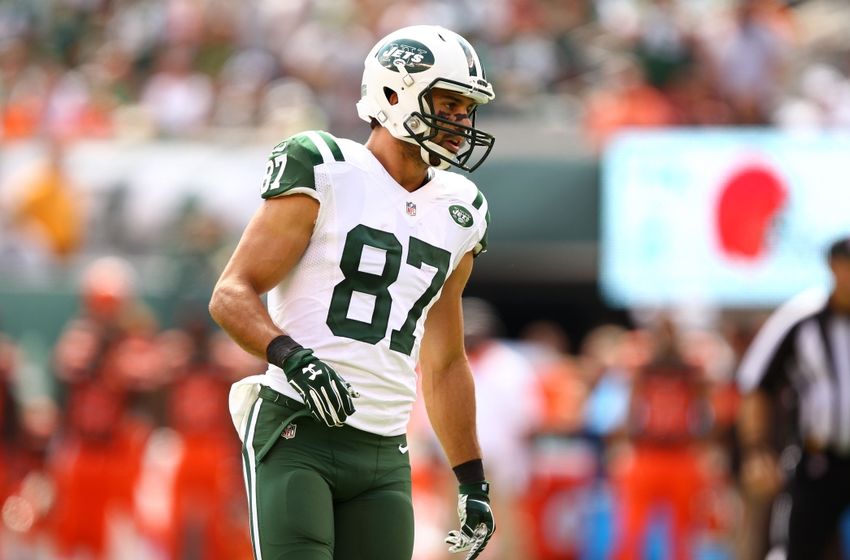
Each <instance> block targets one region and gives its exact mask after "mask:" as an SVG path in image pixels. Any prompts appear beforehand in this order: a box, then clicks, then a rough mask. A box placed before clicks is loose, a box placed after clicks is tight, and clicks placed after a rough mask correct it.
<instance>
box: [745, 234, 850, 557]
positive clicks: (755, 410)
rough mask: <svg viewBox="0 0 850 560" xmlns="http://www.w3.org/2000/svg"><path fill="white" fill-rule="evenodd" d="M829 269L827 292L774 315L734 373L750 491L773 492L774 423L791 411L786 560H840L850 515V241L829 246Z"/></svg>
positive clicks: (800, 298)
mask: <svg viewBox="0 0 850 560" xmlns="http://www.w3.org/2000/svg"><path fill="white" fill-rule="evenodd" d="M828 261H829V268H830V270H831V272H832V276H833V280H834V284H833V288H832V291H831V292H830V293H828V294H826V293H823V292H822V293H821V295H818V294H813V293H806V294H802V295H801V296H798V297H795V298H793V299H792V300H790V301H788V302H786V303H785V304H783V305H782V306H781V307H780V308H779V309H777V310H776V311H775V312H774V313H773V315H771V317H770V318H769V319H768V320H767V321H766V322H765V324H764V326H763V327H762V328H761V330H760V331H759V332H758V334H757V335H756V337H755V339H754V340H753V343H752V344H751V346H750V347H749V349H748V350H747V352H746V354H745V355H744V357H743V360H742V361H741V365H740V369H739V371H738V384H739V388H740V390H741V393H742V395H744V400H743V402H742V407H741V416H740V423H739V430H740V431H739V433H740V436H741V443H742V448H743V449H742V450H743V457H742V460H743V462H742V482H743V484H744V488H745V490H746V491H748V492H750V493H752V494H759V493H761V494H762V495H764V494H767V493H770V492H772V491H775V490H777V489H778V488H779V484H780V481H781V476H780V475H779V472H780V471H779V469H778V463H777V454H776V451H775V450H776V449H777V448H778V447H777V442H778V440H780V439H781V437H780V436H779V434H777V430H778V429H779V426H780V425H781V422H777V418H781V417H782V412H783V411H785V412H786V416H787V411H788V410H794V409H796V414H794V415H793V419H794V420H795V423H794V431H795V434H794V435H795V436H796V438H795V439H796V443H797V444H798V445H799V448H800V451H801V453H800V455H799V456H800V459H799V461H798V462H797V464H796V467H794V468H793V474H791V476H790V480H789V481H788V482H789V484H788V487H787V491H788V495H789V496H790V503H791V510H790V517H789V521H788V528H787V531H788V533H787V560H801V559H806V560H819V559H822V558H832V557H833V554H837V552H838V550H837V543H838V539H837V536H838V522H839V518H840V516H841V514H842V512H843V511H844V510H845V509H846V508H847V507H848V506H850V237H847V238H843V239H840V240H838V241H835V242H834V243H833V244H832V245H831V246H830V248H829V253H828ZM789 395H790V396H791V397H793V398H791V399H789V398H787V397H788V396H789ZM789 402H790V403H792V404H791V405H789ZM777 412H779V414H777ZM783 462H784V461H783Z"/></svg>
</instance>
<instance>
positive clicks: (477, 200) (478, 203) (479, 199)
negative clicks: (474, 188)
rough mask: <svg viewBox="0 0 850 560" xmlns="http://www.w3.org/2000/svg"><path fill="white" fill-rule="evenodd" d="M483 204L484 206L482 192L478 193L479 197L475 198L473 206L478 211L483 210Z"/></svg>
mask: <svg viewBox="0 0 850 560" xmlns="http://www.w3.org/2000/svg"><path fill="white" fill-rule="evenodd" d="M482 204H484V195H483V194H481V191H478V195H477V196H476V197H475V200H473V201H472V206H473V208H475V209H476V210H481V205H482Z"/></svg>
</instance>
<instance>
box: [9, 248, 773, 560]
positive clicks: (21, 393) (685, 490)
mask: <svg viewBox="0 0 850 560" xmlns="http://www.w3.org/2000/svg"><path fill="white" fill-rule="evenodd" d="M137 279H138V277H137V274H136V272H135V271H134V270H133V267H132V266H131V265H130V263H129V262H128V261H126V260H123V259H120V258H117V257H104V258H101V259H98V260H95V261H93V262H92V263H91V264H90V265H89V266H88V267H87V268H86V269H85V272H84V274H83V275H82V277H81V279H80V285H79V294H78V299H79V302H78V310H77V311H76V313H75V314H74V315H73V316H69V317H66V323H65V326H64V328H63V330H62V332H61V335H60V336H59V337H58V340H57V342H56V343H55V345H53V346H52V347H51V348H49V349H48V351H47V354H48V355H49V356H50V359H49V360H47V361H44V360H39V359H38V358H39V356H36V355H33V352H32V351H31V349H30V348H28V347H27V344H26V341H23V340H14V339H13V338H12V337H10V336H8V335H2V336H0V419H2V426H0V434H1V435H2V440H0V557H2V558H28V559H29V558H32V559H45V560H54V559H91V560H99V559H104V560H111V559H117V558H134V559H138V560H148V559H151V560H153V559H175V560H176V559H180V560H191V559H198V560H201V559H203V560H207V559H208V560H217V559H222V560H225V559H227V560H234V559H239V558H245V559H248V558H250V554H251V549H250V541H249V537H248V532H247V528H248V524H247V506H246V503H245V497H244V490H243V480H242V476H241V459H240V445H239V441H238V438H237V437H236V432H235V430H234V429H233V428H232V426H231V424H230V419H229V416H228V413H227V393H228V390H229V386H230V384H231V383H232V382H233V381H234V380H236V379H238V378H241V377H243V376H245V375H248V374H253V373H257V372H260V371H262V370H263V369H264V367H265V364H263V363H261V362H259V361H258V360H256V359H254V358H252V357H250V356H248V355H247V354H246V353H244V352H243V351H242V350H241V349H239V348H238V347H237V346H235V345H234V343H233V342H232V341H230V339H229V338H228V337H226V336H225V335H224V334H223V333H222V332H220V331H218V330H216V329H214V328H213V327H212V326H211V323H210V321H209V319H208V318H207V316H206V311H205V309H203V308H197V307H191V306H187V307H186V309H184V310H181V311H180V313H179V314H178V315H179V318H178V320H177V321H176V324H175V326H174V327H170V328H164V327H162V326H161V323H160V319H159V317H158V316H157V315H156V313H154V312H153V311H152V310H151V309H150V308H149V307H148V306H147V305H146V303H145V302H144V300H143V299H142V298H141V297H140V296H139V294H138V285H137ZM464 315H465V342H466V347H467V352H468V354H469V357H470V363H471V366H472V368H473V374H474V375H475V378H476V394H477V400H478V426H479V434H480V441H481V445H482V448H483V450H484V454H485V457H486V462H485V464H486V466H487V471H488V477H489V478H490V480H491V481H492V483H493V489H494V490H493V492H494V494H493V500H494V503H495V504H496V505H495V507H496V511H497V512H498V515H499V527H500V530H499V531H498V532H497V534H496V537H495V540H494V541H493V543H492V545H491V547H492V550H491V551H490V553H489V554H490V557H492V558H494V559H502V560H515V559H518V558H523V559H529V560H569V559H576V560H579V559H600V560H603V559H615V558H623V559H629V558H641V557H643V558H658V559H661V558H697V559H708V558H716V559H732V558H749V557H750V556H747V554H746V553H745V552H744V550H745V549H746V548H747V547H748V546H751V544H752V543H751V542H750V541H752V540H753V539H755V540H760V533H758V532H757V531H758V529H757V528H756V529H755V531H756V532H754V529H753V526H752V524H749V523H747V522H745V520H746V519H747V515H748V512H747V507H746V499H745V498H746V496H745V495H744V493H743V492H742V491H741V490H740V489H739V485H738V482H737V480H738V474H737V467H736V457H737V441H736V437H735V420H736V414H737V406H738V395H737V391H736V389H735V385H734V380H733V378H734V370H735V368H736V366H737V362H738V359H739V357H740V355H741V353H742V350H743V349H744V348H745V347H746V345H747V343H748V342H749V340H750V337H751V335H752V333H753V332H754V330H753V329H754V328H755V327H756V326H757V325H756V324H754V323H753V324H750V323H745V322H742V321H729V322H728V323H727V324H720V325H718V326H717V327H714V328H705V327H699V328H696V327H691V326H688V325H687V324H686V323H685V322H682V321H674V320H673V319H672V318H671V316H668V315H665V314H663V313H658V314H654V315H647V316H646V317H643V318H640V320H637V319H636V320H635V321H634V324H630V325H622V324H602V325H599V326H597V327H596V328H594V329H593V330H591V331H589V332H588V333H587V334H586V335H585V336H584V337H583V338H582V339H581V340H580V341H576V342H575V343H574V342H573V341H570V340H569V338H568V336H567V335H566V334H565V331H564V330H563V328H562V326H561V325H559V324H556V323H552V322H543V321H541V322H534V323H531V324H528V325H525V326H524V328H523V330H522V331H521V334H520V335H519V336H518V337H515V338H510V339H509V338H506V336H505V335H506V329H505V325H504V324H503V323H502V321H501V319H500V317H499V312H498V310H497V309H496V308H495V307H494V306H493V305H491V304H490V303H488V302H487V301H485V300H481V299H476V298H466V299H465V301H464ZM0 334H2V333H0ZM417 406H421V402H420V403H419V404H418V405H417ZM409 438H410V442H411V461H412V467H413V482H414V502H415V504H416V514H417V518H416V519H417V531H416V535H417V536H416V555H415V558H416V560H445V559H446V558H447V557H446V552H445V546H444V545H443V543H442V538H443V536H444V532H445V531H446V530H447V529H448V528H450V527H451V526H453V525H454V524H455V523H456V519H455V516H456V513H455V505H454V495H455V482H454V480H453V478H452V473H451V470H450V469H449V468H448V466H447V465H446V464H445V459H444V457H443V455H442V452H441V450H440V447H439V444H438V443H437V441H436V439H435V437H434V435H433V433H432V431H431V429H430V426H429V424H428V421H427V416H426V415H425V414H424V411H423V410H422V409H420V408H417V409H416V410H415V411H414V415H413V417H412V420H411V425H410V432H409ZM765 538H766V537H765Z"/></svg>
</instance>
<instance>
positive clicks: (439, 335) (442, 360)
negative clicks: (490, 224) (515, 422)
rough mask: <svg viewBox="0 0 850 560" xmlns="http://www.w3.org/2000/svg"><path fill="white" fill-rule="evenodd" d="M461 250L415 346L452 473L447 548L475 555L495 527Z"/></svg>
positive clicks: (467, 268)
mask: <svg viewBox="0 0 850 560" xmlns="http://www.w3.org/2000/svg"><path fill="white" fill-rule="evenodd" d="M472 258H473V257H472V252H469V253H467V254H466V255H465V256H464V257H463V259H461V262H460V264H459V265H458V267H457V268H456V269H455V271H454V272H453V273H452V275H451V276H450V277H449V279H448V281H447V282H446V284H445V286H443V292H442V295H441V296H440V299H439V300H437V302H436V303H435V304H434V306H433V307H432V308H431V310H430V311H429V313H428V318H427V319H426V323H425V336H424V337H423V339H422V347H421V350H420V358H419V359H420V366H421V369H422V392H423V394H424V397H425V407H426V409H427V410H428V417H429V418H430V420H431V425H432V426H433V428H434V431H435V432H436V434H437V437H438V438H439V439H440V443H441V445H442V446H443V450H444V451H445V453H446V456H447V457H448V460H449V463H450V464H451V465H452V468H453V470H454V471H455V475H456V476H457V478H458V482H459V488H458V516H459V517H460V528H459V529H456V530H453V531H450V532H449V535H448V537H447V538H446V543H447V544H448V545H449V552H466V553H467V554H466V560H473V559H474V558H477V557H478V555H479V554H481V551H482V550H484V547H486V546H487V542H488V541H489V540H490V537H491V536H492V535H493V532H494V531H495V530H496V523H495V521H494V519H493V512H492V511H491V510H490V497H489V489H490V487H489V484H488V483H487V482H486V481H485V480H484V467H483V464H482V462H481V448H480V447H479V445H478V436H477V433H476V428H475V385H474V382H473V380H472V371H471V370H470V369H469V362H468V361H467V359H466V352H465V351H464V347H463V314H462V311H461V295H462V293H463V289H464V287H465V286H466V282H467V280H469V274H470V273H471V272H472Z"/></svg>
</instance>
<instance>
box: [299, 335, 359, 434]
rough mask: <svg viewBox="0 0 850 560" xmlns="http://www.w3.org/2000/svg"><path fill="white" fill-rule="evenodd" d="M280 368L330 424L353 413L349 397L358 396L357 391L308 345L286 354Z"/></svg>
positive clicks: (340, 422)
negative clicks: (314, 353)
mask: <svg viewBox="0 0 850 560" xmlns="http://www.w3.org/2000/svg"><path fill="white" fill-rule="evenodd" d="M283 371H284V373H286V378H287V379H288V380H289V384H290V385H292V387H293V388H294V389H295V390H296V391H298V393H299V394H300V395H301V399H302V400H303V401H304V404H305V405H306V406H307V408H308V409H309V410H310V412H311V413H312V414H313V416H315V417H316V418H317V419H318V420H320V421H322V422H324V423H325V424H327V425H328V426H330V427H339V426H342V425H343V424H344V423H345V420H346V418H348V417H349V416H351V415H352V414H354V402H353V400H352V398H357V397H359V396H360V393H358V392H357V391H355V390H354V389H352V387H351V385H350V384H349V383H347V382H346V381H345V380H344V379H343V378H342V377H340V375H339V374H338V373H337V372H335V371H334V370H333V368H331V367H330V366H329V365H327V364H326V363H324V362H323V361H322V360H320V359H318V358H317V357H316V356H314V355H313V351H312V350H310V349H309V348H300V349H298V350H296V351H294V352H292V353H291V354H290V355H288V356H287V357H286V360H284V362H283Z"/></svg>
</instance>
